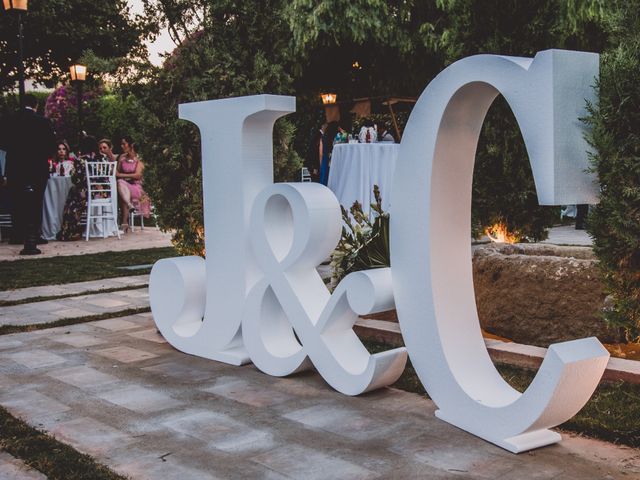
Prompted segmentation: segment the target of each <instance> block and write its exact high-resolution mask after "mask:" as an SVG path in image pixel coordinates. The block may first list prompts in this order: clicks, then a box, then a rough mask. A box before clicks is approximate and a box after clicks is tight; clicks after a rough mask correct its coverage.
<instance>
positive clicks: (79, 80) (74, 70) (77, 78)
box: [69, 64, 87, 137]
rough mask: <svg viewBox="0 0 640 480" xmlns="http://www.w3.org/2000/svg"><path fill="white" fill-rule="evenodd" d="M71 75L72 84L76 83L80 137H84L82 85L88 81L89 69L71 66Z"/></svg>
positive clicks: (82, 66) (83, 66) (81, 66)
mask: <svg viewBox="0 0 640 480" xmlns="http://www.w3.org/2000/svg"><path fill="white" fill-rule="evenodd" d="M69 73H70V74H71V83H75V85H76V88H77V89H78V92H77V97H76V98H77V101H78V125H79V128H78V135H79V136H80V137H82V84H83V83H84V81H85V80H86V79H87V67H86V66H85V65H78V64H76V65H71V67H69Z"/></svg>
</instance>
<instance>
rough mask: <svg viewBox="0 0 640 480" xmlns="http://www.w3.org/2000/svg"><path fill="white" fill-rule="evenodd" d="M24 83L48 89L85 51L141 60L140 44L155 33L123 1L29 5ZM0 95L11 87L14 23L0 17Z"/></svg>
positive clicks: (5, 16) (79, 0)
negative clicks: (37, 83)
mask: <svg viewBox="0 0 640 480" xmlns="http://www.w3.org/2000/svg"><path fill="white" fill-rule="evenodd" d="M23 18H24V58H25V66H26V74H27V77H29V78H33V79H35V80H37V81H39V82H42V83H44V84H46V85H49V86H53V85H54V84H55V83H56V82H57V81H58V80H59V79H60V78H61V77H62V76H63V75H65V74H66V72H67V71H68V68H69V65H70V64H71V63H72V62H75V61H77V60H78V59H79V58H80V56H81V55H82V53H83V52H84V51H85V50H88V49H91V50H93V51H94V52H95V53H96V55H99V56H101V57H105V58H113V57H124V56H141V55H144V53H145V47H144V45H143V43H142V42H143V40H144V38H145V37H147V36H150V35H153V34H154V33H156V32H157V27H156V26H154V25H153V24H151V23H150V22H146V21H144V20H143V19H142V18H141V17H137V18H133V17H132V16H131V15H130V12H129V7H128V6H127V2H126V0H114V1H110V2H101V1H96V0H47V1H46V2H30V3H29V10H28V12H27V13H26V15H24V17H23ZM0 23H1V25H2V28H0V67H1V72H0V92H2V91H7V90H10V89H12V88H15V86H16V84H17V83H16V82H17V67H16V61H17V53H16V52H17V40H16V36H17V18H16V17H15V16H14V15H11V14H9V13H8V12H6V11H5V12H3V13H2V15H1V16H0Z"/></svg>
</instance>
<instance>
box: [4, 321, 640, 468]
mask: <svg viewBox="0 0 640 480" xmlns="http://www.w3.org/2000/svg"><path fill="white" fill-rule="evenodd" d="M114 320H118V321H119V323H117V324H114ZM153 330H154V325H153V320H152V318H151V316H150V315H148V314H139V315H133V316H129V317H124V318H121V319H113V320H103V321H96V322H91V323H86V324H82V325H74V326H69V327H58V328H53V329H48V330H43V331H41V332H27V333H20V334H14V335H7V336H4V337H3V338H1V339H0V340H2V341H3V345H4V347H3V348H1V349H0V385H1V386H2V390H1V391H2V394H1V395H0V404H1V405H3V406H4V407H6V408H7V409H8V410H9V411H10V412H11V413H13V414H14V415H17V416H19V417H21V418H23V419H24V420H25V421H27V422H28V423H30V424H32V425H34V426H37V427H38V428H42V429H45V430H47V431H49V432H50V433H52V434H54V435H55V436H56V438H58V439H59V440H61V441H63V442H67V443H70V444H71V445H72V446H74V447H75V448H77V449H78V450H80V451H81V452H85V453H88V454H90V455H93V456H94V457H95V458H96V460H97V461H99V462H101V463H104V464H107V465H109V466H110V467H111V468H113V469H114V470H115V471H117V472H118V473H121V474H123V475H128V476H129V477H130V478H132V479H157V478H167V479H172V478H175V479H180V480H189V479H199V480H200V479H205V480H206V479H218V478H220V479H242V480H245V479H253V478H256V479H258V478H259V479H291V478H294V479H295V478H299V479H304V480H310V479H316V478H322V479H325V478H332V479H333V478H335V479H356V478H357V479H360V478H385V479H386V478H398V479H401V478H402V479H404V478H429V479H431V478H433V479H445V478H446V479H450V478H462V479H495V478H500V479H501V480H511V479H514V480H515V479H518V480H519V479H522V478H527V479H530V478H540V479H559V478H562V479H581V480H582V479H599V480H602V479H626V480H628V479H631V478H639V477H640V451H639V450H636V449H632V448H626V447H620V446H615V445H611V444H608V443H605V442H601V441H597V440H591V439H585V438H580V437H577V436H574V435H571V434H567V433H563V437H564V439H563V441H562V442H561V443H559V444H557V445H553V446H550V447H546V448H543V449H539V450H536V451H534V452H530V453H526V454H521V455H513V454H511V453H509V452H506V451H504V450H502V449H500V448H498V447H496V446H494V445H492V444H489V443H487V442H484V441H482V440H480V439H478V438H476V437H473V436H471V435H469V434H467V433H466V432H463V431H461V430H459V429H457V428H455V427H453V426H451V425H449V424H447V423H444V422H442V421H440V420H438V419H437V418H435V416H434V411H435V405H434V404H433V403H432V402H431V401H430V400H428V399H426V398H424V397H423V396H420V395H416V394H412V393H408V392H402V391H399V390H395V389H391V388H386V389H382V390H380V391H376V392H371V393H368V394H365V395H362V396H360V397H348V396H344V395H341V394H339V393H337V392H335V391H333V390H332V389H331V388H330V387H329V386H327V385H326V383H325V382H324V381H323V380H322V378H320V376H319V375H317V374H316V373H313V372H305V373H301V374H297V375H293V376H291V377H289V378H274V377H270V376H267V375H265V374H263V373H261V372H259V371H258V370H256V369H255V367H253V366H252V365H246V366H243V367H234V366H230V365H225V364H222V363H219V362H214V361H210V360H206V359H202V358H198V357H194V356H191V355H187V354H184V353H181V352H178V351H176V350H175V349H173V348H172V347H171V346H170V345H168V344H167V343H166V342H158V341H157V340H158V339H157V336H156V335H151V333H153ZM43 332H46V333H43ZM65 336H67V337H69V338H71V339H72V340H71V341H67V342H62V341H60V340H61V339H62V338H65ZM88 338H91V339H97V340H98V341H100V342H101V343H99V344H95V345H91V344H87V342H88V343H92V342H89V341H88V340H87V339H88ZM74 343H75V344H77V345H75V344H74ZM32 354H34V358H35V360H29V358H30V355H32ZM0 478H1V477H0Z"/></svg>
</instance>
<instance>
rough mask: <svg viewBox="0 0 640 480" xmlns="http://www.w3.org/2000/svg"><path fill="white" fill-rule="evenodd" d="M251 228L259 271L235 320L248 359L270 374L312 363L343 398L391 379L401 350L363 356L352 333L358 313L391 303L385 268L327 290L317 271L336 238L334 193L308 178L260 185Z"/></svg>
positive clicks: (398, 369)
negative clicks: (238, 321)
mask: <svg viewBox="0 0 640 480" xmlns="http://www.w3.org/2000/svg"><path fill="white" fill-rule="evenodd" d="M251 231H252V232H253V236H252V239H251V243H252V245H253V249H254V253H255V257H256V259H257V261H258V264H259V266H260V267H261V269H262V271H263V275H264V277H263V278H262V279H260V280H258V282H257V283H256V284H255V285H254V286H253V288H252V289H251V291H250V292H249V295H248V297H247V302H246V305H245V310H244V316H243V319H242V337H243V340H244V345H245V348H247V350H248V352H249V355H250V356H251V361H252V362H253V363H254V364H255V365H256V366H257V367H258V368H259V369H260V370H262V371H263V372H265V373H268V374H270V375H275V376H283V375H289V374H291V373H294V372H298V371H301V370H305V369H308V368H310V367H311V364H313V365H314V366H315V368H316V369H317V370H318V372H319V373H320V375H322V378H324V379H325V380H326V381H327V382H328V383H329V384H330V385H331V386H332V387H333V388H335V389H336V390H338V391H339V392H342V393H344V394H347V395H358V394H360V393H363V392H366V391H369V390H373V389H375V388H378V387H382V386H385V385H389V384H391V383H393V382H395V381H396V380H397V379H398V377H399V376H400V375H401V374H402V372H403V370H404V366H405V363H406V360H407V352H406V350H405V349H404V348H398V349H394V350H389V351H386V352H382V353H377V354H375V355H370V354H369V352H368V351H367V350H366V348H365V347H364V345H362V342H360V340H359V339H358V337H357V335H356V334H355V333H354V332H353V330H352V328H353V324H354V323H355V322H356V320H357V319H358V315H366V314H369V313H374V312H380V311H384V310H389V309H391V308H393V307H394V304H393V293H392V285H391V272H390V270H389V269H388V268H384V269H379V270H371V271H367V272H356V273H352V274H350V275H348V276H347V277H346V278H345V279H343V281H342V282H340V284H339V285H338V286H337V288H336V289H335V291H334V292H333V295H331V294H330V293H329V291H328V289H327V287H326V286H325V284H324V282H323V281H322V278H321V277H320V275H319V274H318V272H317V270H316V266H317V265H319V264H320V263H321V262H322V261H323V260H324V259H325V258H327V256H328V255H329V254H330V253H331V252H332V251H333V249H334V248H335V247H336V244H337V243H338V240H339V239H340V231H341V221H340V205H339V204H338V201H337V200H336V197H335V195H334V194H333V193H332V192H331V191H330V190H329V189H328V188H326V187H324V186H322V185H319V184H315V183H306V184H305V183H297V184H296V183H289V184H287V183H281V184H275V185H272V186H270V187H267V188H266V189H264V190H263V191H262V193H261V194H260V195H259V196H258V197H257V198H256V201H255V204H254V206H253V212H252V215H251ZM292 326H293V328H292ZM294 332H295V333H294ZM296 336H297V338H296ZM298 339H299V341H298ZM309 359H310V360H311V361H309Z"/></svg>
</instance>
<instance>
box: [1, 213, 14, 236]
mask: <svg viewBox="0 0 640 480" xmlns="http://www.w3.org/2000/svg"><path fill="white" fill-rule="evenodd" d="M3 228H13V224H12V223H11V214H9V213H0V240H2V229H3Z"/></svg>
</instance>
